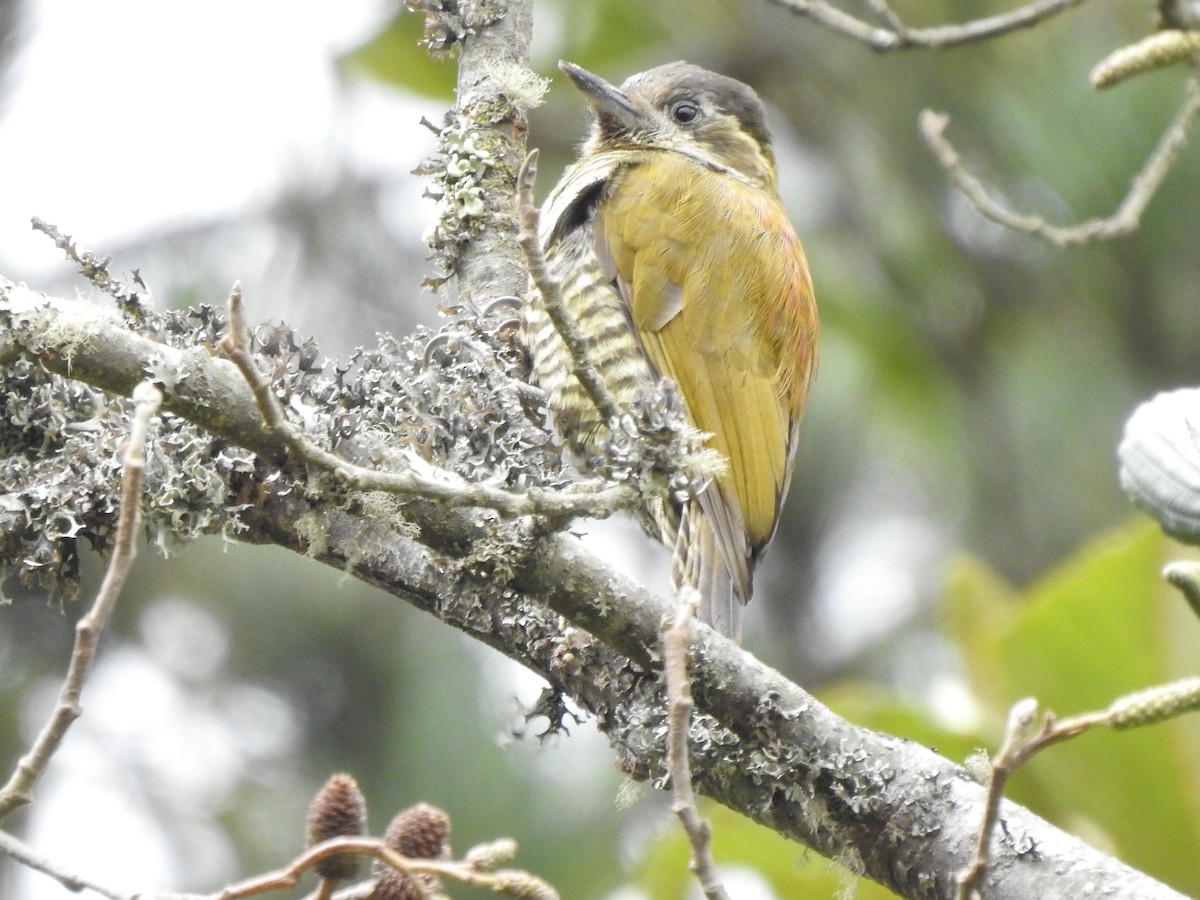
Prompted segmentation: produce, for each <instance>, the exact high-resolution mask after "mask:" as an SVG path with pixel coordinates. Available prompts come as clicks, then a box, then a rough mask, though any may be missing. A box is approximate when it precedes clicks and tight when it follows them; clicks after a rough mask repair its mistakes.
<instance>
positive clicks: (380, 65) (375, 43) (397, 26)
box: [338, 12, 458, 98]
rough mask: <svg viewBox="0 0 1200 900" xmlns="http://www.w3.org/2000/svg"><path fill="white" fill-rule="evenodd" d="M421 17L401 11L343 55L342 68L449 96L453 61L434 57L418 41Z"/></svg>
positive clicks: (431, 94) (422, 27)
mask: <svg viewBox="0 0 1200 900" xmlns="http://www.w3.org/2000/svg"><path fill="white" fill-rule="evenodd" d="M424 33H425V23H424V18H423V17H422V16H420V15H417V14H415V13H409V12H401V13H400V14H399V15H397V16H396V17H395V18H393V19H392V20H391V21H390V22H388V24H387V25H386V26H384V28H383V30H381V31H380V32H379V33H378V34H376V35H375V36H374V37H372V38H371V39H370V40H368V41H367V42H366V43H364V44H361V45H360V46H358V47H356V48H355V49H353V50H351V51H350V52H349V53H347V54H346V55H344V56H343V57H342V58H341V59H340V60H339V61H338V62H339V65H340V66H341V67H342V69H343V70H344V71H348V72H357V73H360V74H363V75H366V76H367V77H369V78H374V79H376V80H377V81H383V82H385V83H387V84H392V85H395V86H396V87H400V88H404V89H406V90H409V91H412V92H413V93H416V94H423V95H425V96H427V97H442V98H449V97H451V96H453V94H454V85H455V81H456V79H457V77H458V66H457V64H456V60H454V59H452V58H448V59H445V60H441V61H439V60H435V59H433V58H432V57H431V56H430V55H429V53H428V52H426V50H425V48H424V47H423V46H420V41H421V39H422V37H423V35H424Z"/></svg>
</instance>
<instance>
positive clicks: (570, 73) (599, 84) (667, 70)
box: [558, 61, 775, 190]
mask: <svg viewBox="0 0 1200 900" xmlns="http://www.w3.org/2000/svg"><path fill="white" fill-rule="evenodd" d="M558 65H559V68H560V69H562V71H563V72H564V73H565V74H566V75H567V77H568V78H570V79H571V81H572V82H573V83H574V85H575V87H577V88H578V89H579V90H580V91H581V92H582V93H583V95H584V97H586V98H587V101H588V103H589V104H590V105H591V107H592V112H593V114H594V115H593V121H592V129H591V132H590V133H589V135H588V139H587V142H586V144H585V145H584V151H583V152H584V154H585V155H586V154H589V153H599V152H603V151H606V150H616V149H632V148H646V149H659V150H673V151H677V152H680V153H686V154H688V155H689V156H692V157H695V158H696V159H698V160H700V161H702V162H703V163H705V164H707V165H710V166H713V167H715V168H723V169H730V170H732V171H734V172H736V173H738V174H740V175H741V176H743V177H744V178H746V179H749V180H750V181H751V182H754V183H756V184H759V185H762V186H764V187H766V188H769V189H771V190H774V189H775V154H774V153H772V151H771V136H770V134H769V133H768V132H767V127H766V123H765V121H764V115H763V104H762V101H761V100H759V99H758V95H757V94H756V93H754V91H753V90H751V89H750V88H749V87H747V86H746V85H744V84H742V83H741V82H740V81H736V80H734V79H733V78H728V77H726V76H725V75H718V74H717V73H716V72H710V71H708V70H707V69H702V68H700V67H699V66H693V65H690V64H689V63H685V62H673V63H668V64H666V65H665V66H658V67H657V68H654V69H650V70H649V71H646V72H641V73H639V74H637V75H633V76H631V77H629V78H628V79H626V81H625V83H624V84H622V85H621V87H620V88H617V87H614V86H613V85H611V84H609V83H608V82H607V81H605V80H604V79H603V78H600V77H599V76H598V75H593V74H592V73H591V72H589V71H587V70H586V69H582V68H580V67H579V66H577V65H575V64H574V63H569V62H565V61H563V62H560V63H559V64H558Z"/></svg>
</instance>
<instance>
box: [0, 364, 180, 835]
mask: <svg viewBox="0 0 1200 900" xmlns="http://www.w3.org/2000/svg"><path fill="white" fill-rule="evenodd" d="M133 401H134V404H135V405H134V413H133V420H132V422H131V424H130V429H129V438H128V440H127V442H126V445H125V450H124V453H123V454H122V459H121V462H122V464H123V466H124V472H123V474H122V476H121V500H120V504H121V508H120V513H119V515H118V518H117V533H116V538H115V541H114V549H113V555H112V559H111V560H109V563H108V569H107V570H106V571H105V573H104V581H103V582H102V583H101V585H100V590H99V591H98V592H97V593H96V599H95V600H94V601H93V603H92V608H91V609H90V610H89V611H88V613H87V615H85V616H84V617H83V618H82V619H80V620H79V622H78V624H76V626H75V647H74V649H73V650H72V652H71V661H70V664H69V665H68V667H67V675H66V678H65V679H64V680H63V686H62V689H61V690H60V691H59V695H58V703H57V704H55V707H54V711H53V712H52V713H51V714H50V719H49V720H48V721H47V722H46V724H45V725H44V726H43V728H42V730H41V732H40V733H39V734H38V736H37V739H36V740H35V741H34V742H33V746H32V747H31V748H30V750H29V752H28V753H26V754H25V755H24V756H22V757H21V759H20V760H19V761H18V763H17V767H16V769H15V770H14V771H13V773H12V775H11V777H10V778H9V780H8V783H7V784H5V785H4V787H3V788H0V821H3V820H4V818H5V817H7V816H8V815H9V814H10V813H11V812H12V811H13V810H15V809H18V808H20V807H21V806H24V805H25V804H27V803H29V802H30V801H32V800H33V789H34V787H35V786H36V785H37V782H38V780H39V779H40V778H41V777H42V774H43V773H44V772H45V770H46V766H47V765H48V764H49V762H50V759H51V757H53V756H54V754H55V752H57V750H58V747H59V744H61V743H62V739H63V737H64V736H65V735H66V733H67V729H68V728H70V727H71V723H72V722H74V721H75V720H76V719H77V718H79V715H80V713H82V712H83V707H82V705H81V704H80V695H81V694H82V692H83V685H84V682H85V681H86V680H87V677H88V675H89V674H90V673H91V669H92V663H93V662H94V661H95V657H96V646H97V644H98V643H99V641H100V636H101V634H103V633H104V626H105V625H106V624H107V623H108V619H109V616H110V615H111V614H112V611H113V607H114V606H115V605H116V602H117V598H118V597H119V596H120V594H121V588H122V586H123V585H124V584H125V579H126V577H127V576H128V575H129V570H130V569H131V568H132V567H133V561H134V559H135V558H136V556H137V538H138V534H139V531H140V524H141V518H142V516H141V503H140V501H141V489H142V472H143V469H144V468H145V463H146V457H145V446H146V433H147V430H148V429H149V427H150V419H151V418H152V417H153V416H154V414H155V412H157V410H158V407H159V404H161V403H162V393H161V392H160V391H159V390H158V388H156V387H155V386H154V385H153V384H152V383H150V382H149V381H145V382H142V383H141V384H140V385H138V386H137V388H135V389H134V392H133Z"/></svg>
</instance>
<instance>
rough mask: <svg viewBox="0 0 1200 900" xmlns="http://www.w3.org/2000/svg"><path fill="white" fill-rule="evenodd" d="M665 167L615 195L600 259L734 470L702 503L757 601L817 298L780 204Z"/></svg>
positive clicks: (655, 357)
mask: <svg viewBox="0 0 1200 900" xmlns="http://www.w3.org/2000/svg"><path fill="white" fill-rule="evenodd" d="M660 156H661V157H662V158H659V159H656V160H654V165H653V166H650V165H637V166H630V167H628V168H627V169H625V170H624V172H623V174H622V175H620V176H619V180H618V181H616V182H615V183H614V185H613V186H612V187H611V188H610V189H609V194H608V197H607V200H606V203H605V205H604V207H603V211H602V213H601V219H602V221H600V222H598V223H597V224H598V227H597V242H598V247H597V255H598V256H599V257H600V258H601V260H602V261H604V260H611V266H612V269H613V272H614V274H615V278H616V283H617V286H618V289H619V290H620V291H621V293H622V295H623V296H624V298H625V302H626V303H628V304H629V307H630V312H631V316H632V319H633V322H634V325H635V327H636V329H637V332H638V336H639V338H640V340H641V341H642V345H643V347H644V348H645V351H646V354H647V355H648V356H649V358H650V360H651V361H652V362H653V364H654V366H655V368H656V369H657V370H658V371H659V372H660V373H662V374H663V375H665V376H667V377H670V378H672V379H673V380H674V381H675V382H676V384H677V385H678V386H679V391H680V394H681V395H682V397H683V399H684V403H685V405H686V408H687V410H688V413H689V415H690V417H691V420H692V422H693V424H694V425H695V426H696V428H698V429H699V430H701V431H704V432H708V433H710V434H712V435H713V438H712V441H711V442H710V443H711V446H713V447H714V449H716V450H718V451H719V452H720V453H722V454H723V455H724V456H725V457H726V459H727V460H728V461H729V471H728V473H727V474H725V475H723V476H721V477H720V478H719V479H717V481H716V483H715V484H714V485H713V486H712V487H711V488H710V489H709V490H707V491H706V492H705V494H704V495H703V496H702V497H701V498H700V501H701V505H702V507H703V508H704V510H705V512H706V513H707V514H708V515H709V516H710V518H711V519H712V523H713V527H714V530H715V531H716V533H717V542H718V544H719V545H720V547H721V549H722V553H723V555H724V556H725V558H726V560H727V562H728V564H729V565H730V567H731V572H732V573H734V575H735V580H740V581H741V584H740V585H739V595H740V597H741V599H743V600H745V599H748V597H749V586H750V585H749V568H750V561H751V560H752V559H753V557H754V555H755V554H756V553H757V552H758V550H759V549H761V548H762V546H764V545H765V544H766V542H767V541H769V540H770V538H771V535H772V534H773V532H774V530H775V524H776V521H777V519H778V514H779V507H780V504H781V503H782V498H783V495H784V493H785V491H786V489H787V483H788V479H789V476H790V470H791V453H792V447H793V442H792V435H793V433H794V428H795V425H796V422H797V421H798V420H799V418H800V415H801V413H802V411H803V408H804V403H805V399H806V396H807V391H808V384H809V381H810V380H811V376H812V371H813V367H814V366H815V362H816V328H817V324H816V313H815V308H814V306H813V302H812V286H811V282H810V279H809V275H808V268H807V265H806V263H805V260H804V254H803V251H802V249H801V247H800V243H799V241H798V240H797V238H796V236H795V233H794V232H793V231H792V228H791V225H790V224H789V223H788V221H787V218H786V216H785V214H784V212H783V210H782V208H781V206H780V204H779V202H778V200H777V199H776V198H775V197H773V196H771V195H770V194H767V193H766V192H764V191H761V190H757V189H754V188H751V187H749V186H748V185H746V184H745V183H743V182H741V181H738V180H736V179H734V178H732V177H729V176H721V175H717V174H716V173H714V172H712V171H711V170H706V169H703V168H702V167H701V166H699V165H698V164H697V163H696V162H695V161H693V160H690V159H688V158H686V157H683V156H681V155H679V154H665V155H660Z"/></svg>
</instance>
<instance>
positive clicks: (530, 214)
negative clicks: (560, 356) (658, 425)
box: [517, 150, 621, 422]
mask: <svg viewBox="0 0 1200 900" xmlns="http://www.w3.org/2000/svg"><path fill="white" fill-rule="evenodd" d="M537 159H538V152H537V150H530V151H529V155H528V156H526V157H525V161H524V162H523V163H522V164H521V170H520V172H518V173H517V218H518V221H519V223H520V231H519V233H518V236H517V240H518V242H519V243H520V244H521V249H522V250H524V251H525V259H526V262H527V264H528V266H529V276H530V278H532V279H533V285H534V287H536V288H537V290H538V293H539V294H541V295H542V303H543V304H544V305H545V307H546V315H547V316H549V317H550V321H551V322H552V323H553V324H554V329H555V331H557V332H558V336H559V337H561V338H562V341H563V343H564V344H566V347H567V353H568V354H569V355H570V357H571V361H572V363H573V364H574V369H573V372H574V375H575V377H576V378H578V379H579V383H580V384H581V385H583V389H584V390H585V391H587V395H588V396H589V397H590V398H591V399H592V403H594V404H595V405H596V410H597V411H598V412H599V413H600V417H601V418H602V419H603V420H604V421H606V422H607V421H611V420H612V419H617V418H620V416H621V405H620V404H619V403H617V400H616V398H615V397H613V395H612V394H611V393H610V392H609V390H608V387H607V386H606V385H605V384H604V379H602V378H601V377H600V373H599V372H597V371H596V367H595V366H594V365H592V359H591V354H590V353H589V352H588V347H587V341H586V340H584V337H583V335H582V334H580V333H579V329H578V328H576V327H575V320H574V319H572V318H571V316H570V314H569V313H568V312H567V306H566V303H565V302H564V301H563V295H562V286H561V285H560V284H559V283H558V282H557V281H556V280H555V279H554V276H553V275H551V274H550V270H549V268H548V267H547V266H546V257H545V254H543V253H542V245H541V243H540V242H539V240H538V224H539V220H540V218H541V214H540V213H539V211H538V208H537V207H536V206H535V205H534V203H533V183H534V180H535V179H536V178H537Z"/></svg>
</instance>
